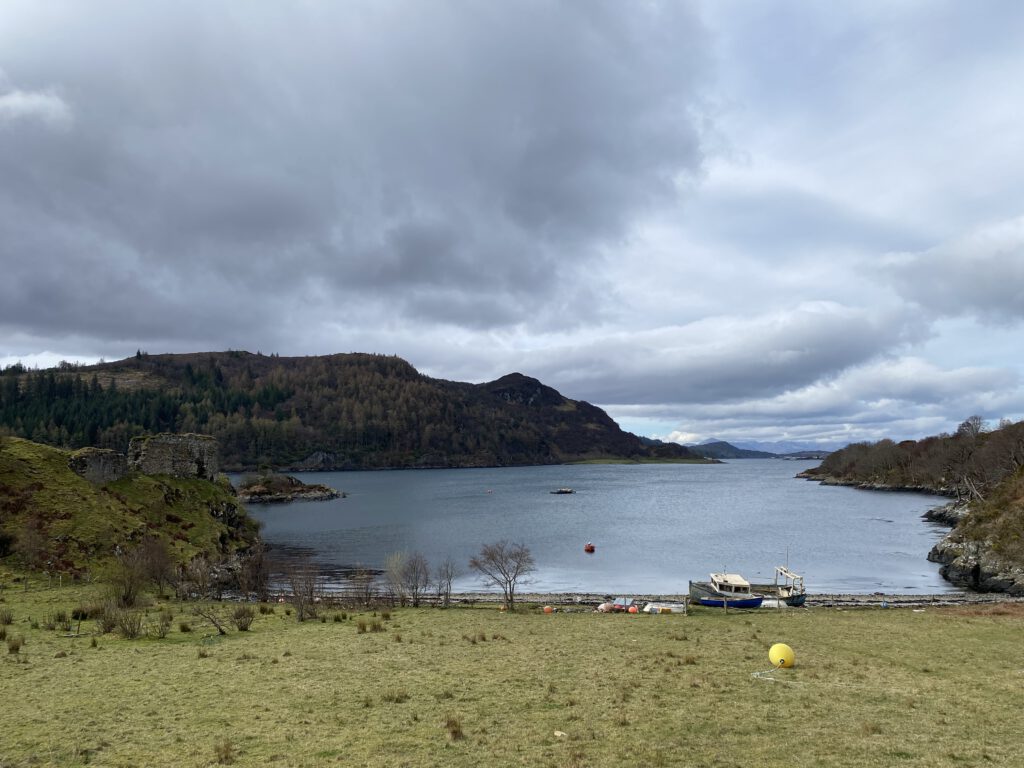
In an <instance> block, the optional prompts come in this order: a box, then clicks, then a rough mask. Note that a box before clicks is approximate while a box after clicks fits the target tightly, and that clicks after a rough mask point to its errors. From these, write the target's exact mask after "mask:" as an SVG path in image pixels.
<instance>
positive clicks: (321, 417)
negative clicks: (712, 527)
mask: <svg viewBox="0 0 1024 768" xmlns="http://www.w3.org/2000/svg"><path fill="white" fill-rule="evenodd" d="M0 429H6V430H7V431H8V432H9V433H10V434H14V435H18V436H21V437H26V438H29V439H32V440H36V441H38V442H42V443H47V444H50V445H58V446H65V447H80V446H87V445H91V446H98V447H105V448H112V449H114V450H118V451H123V450H124V448H125V445H126V444H127V442H128V439H129V438H130V437H133V436H135V435H138V434H152V433H157V432H202V433H205V434H209V435H213V436H214V437H216V438H217V439H218V441H219V442H220V447H221V457H222V461H223V466H224V467H225V468H226V469H229V470H230V469H234V470H240V469H251V468H256V467H258V466H260V465H269V466H273V467H278V468H285V469H372V468H385V467H475V466H505V465H526V464H556V463H564V462H570V461H583V460H589V459H603V458H618V459H651V458H657V459H661V460H700V457H699V456H697V455H696V454H694V453H692V452H691V451H689V450H687V449H686V448H684V447H682V446H678V445H665V446H658V447H654V448H652V447H648V446H645V445H643V444H642V443H641V441H640V438H638V437H637V436H636V435H633V434H630V433H628V432H624V431H623V430H621V429H620V428H619V426H618V425H617V424H616V423H615V422H614V421H612V419H611V418H610V417H609V416H608V414H606V413H605V412H604V411H603V410H601V409H600V408H597V407H596V406H593V405H591V404H589V403H586V402H583V401H578V400H571V399H569V398H566V397H563V396H562V395H561V394H560V393H558V392H557V391H556V390H554V389H552V388H551V387H548V386H545V385H544V384H542V383H541V382H539V381H538V380H536V379H533V378H530V377H528V376H524V375H522V374H520V373H511V374H509V375H507V376H503V377H502V378H500V379H498V380H496V381H492V382H488V383H484V384H468V383H462V382H454V381H445V380H441V379H432V378H429V377H427V376H424V375H422V374H420V373H419V372H418V371H416V369H415V368H413V367H412V366H411V365H410V364H409V363H407V362H406V361H404V360H401V359H399V358H397V357H387V356H383V355H369V354H345V355H330V356H323V357H290V358H289V357H278V356H275V355H271V356H265V355H259V354H256V355H254V354H250V353H248V352H220V353H203V354H185V355H148V354H144V353H141V352H140V353H138V354H137V355H136V356H135V357H133V358H129V359H126V360H121V361H117V362H111V363H101V364H99V365H94V366H71V365H65V366H63V367H62V368H60V369H56V370H54V369H50V370H46V371H40V372H32V371H26V370H24V369H23V368H21V367H20V366H13V367H11V368H8V369H6V370H5V371H4V372H3V375H2V376H0Z"/></svg>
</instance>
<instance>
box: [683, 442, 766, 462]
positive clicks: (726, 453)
mask: <svg viewBox="0 0 1024 768" xmlns="http://www.w3.org/2000/svg"><path fill="white" fill-rule="evenodd" d="M689 448H690V450H691V451H693V452H694V453H699V454H700V455H701V456H706V457H707V458H709V459H774V458H776V457H777V454H774V453H768V452H767V451H749V450H747V449H745V448H737V447H736V446H735V445H732V444H731V443H727V442H725V441H724V440H713V441H711V442H709V443H701V444H700V445H691V446H689Z"/></svg>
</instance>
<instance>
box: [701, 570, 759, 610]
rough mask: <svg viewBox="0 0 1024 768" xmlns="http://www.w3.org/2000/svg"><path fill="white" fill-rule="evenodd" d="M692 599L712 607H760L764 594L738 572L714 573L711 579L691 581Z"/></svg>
mask: <svg viewBox="0 0 1024 768" xmlns="http://www.w3.org/2000/svg"><path fill="white" fill-rule="evenodd" d="M690 599H691V600H695V601H696V602H698V603H700V604H701V605H706V606H708V607H710V608H760V607H761V603H762V602H763V601H764V595H761V594H758V593H756V592H752V591H751V590H750V582H749V581H747V580H746V579H744V578H743V577H742V576H740V575H739V574H738V573H712V574H711V581H691V582H690Z"/></svg>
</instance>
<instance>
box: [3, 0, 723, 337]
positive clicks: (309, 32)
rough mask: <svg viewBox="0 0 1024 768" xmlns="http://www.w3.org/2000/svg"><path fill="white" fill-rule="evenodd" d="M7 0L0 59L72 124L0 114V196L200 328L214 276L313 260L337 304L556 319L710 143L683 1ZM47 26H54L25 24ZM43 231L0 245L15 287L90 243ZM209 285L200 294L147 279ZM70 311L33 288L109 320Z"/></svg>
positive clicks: (210, 308) (299, 273) (67, 261)
mask: <svg viewBox="0 0 1024 768" xmlns="http://www.w3.org/2000/svg"><path fill="white" fill-rule="evenodd" d="M19 10H20V11H21V13H20V14H15V15H14V16H13V22H14V23H13V24H10V25H8V28H7V31H6V33H5V32H4V31H0V51H2V53H0V66H3V67H5V69H6V70H7V71H8V73H9V76H10V78H11V79H12V81H14V82H25V83H28V84H30V85H33V86H36V85H39V84H42V85H39V87H51V86H52V87H58V88H59V89H60V90H61V93H63V94H64V95H65V98H66V100H67V102H68V103H69V104H70V105H71V107H72V108H73V109H74V111H75V116H76V120H75V125H74V127H73V130H69V131H65V132H63V133H62V134H60V135H54V136H49V137H40V136H39V135H36V134H33V133H31V132H29V131H25V130H19V131H10V130H9V131H5V132H4V133H2V134H0V200H3V207H2V209H0V218H2V219H6V220H11V219H21V218H24V217H25V216H26V215H32V216H34V217H37V223H38V227H39V233H45V232H47V231H50V230H52V229H55V228H56V229H59V228H60V227H61V226H63V225H64V223H65V222H67V221H69V220H70V221H73V222H74V224H75V227H76V228H77V230H78V232H79V233H80V234H81V236H82V238H83V239H85V240H86V241H88V242H89V243H90V245H91V247H92V248H93V249H95V251H96V252H97V254H99V255H98V256H97V257H96V258H98V259H100V260H103V261H105V262H106V263H107V265H108V266H109V269H110V271H111V272H112V273H117V272H124V271H126V270H129V271H130V270H132V269H138V270H140V271H143V270H146V269H150V270H159V271H161V272H163V273H164V274H165V276H166V280H162V281H160V282H158V281H155V280H149V281H148V283H149V285H148V286H147V285H146V283H147V280H146V279H143V280H142V283H143V285H142V286H140V291H139V292H140V293H141V294H142V296H143V299H142V300H143V301H144V303H147V304H149V303H152V304H154V305H155V306H156V307H157V309H156V310H155V311H154V313H153V317H154V318H157V317H160V316H163V317H164V319H165V320H167V319H168V316H170V315H172V314H174V313H175V311H177V312H178V313H185V312H186V311H187V312H188V313H189V314H190V315H192V316H194V317H197V318H198V319H199V322H202V323H204V324H205V325H206V326H207V327H209V328H214V327H216V326H218V325H219V324H220V323H221V322H223V321H225V320H226V319H227V320H228V322H230V320H229V319H228V318H227V316H228V315H229V313H232V312H234V310H235V308H234V306H232V302H227V304H226V306H225V305H224V304H222V303H220V302H217V301H216V300H215V296H214V293H215V292H214V290H212V289H214V288H216V289H227V290H230V288H229V286H231V285H232V284H236V285H241V286H244V289H245V290H246V291H247V292H249V298H250V301H252V302H258V301H264V300H268V299H271V298H281V297H283V296H284V295H287V294H290V295H291V296H293V297H296V298H297V299H299V298H300V297H302V296H303V291H304V289H305V286H306V285H308V284H309V283H310V282H311V281H319V282H321V283H326V284H327V285H329V286H330V289H331V290H330V297H329V299H330V304H331V305H334V304H338V303H343V302H348V301H352V300H359V299H360V297H362V296H365V294H366V292H367V291H370V292H372V295H373V297H374V298H375V300H377V301H379V302H386V303H388V304H389V306H391V307H392V308H393V309H395V310H397V311H403V308H405V309H407V310H408V311H409V312H410V313H411V315H412V319H414V320H416V321H423V320H427V321H431V320H436V321H438V322H442V323H445V322H452V321H458V320H459V318H465V317H469V316H471V315H472V312H473V310H474V308H477V309H479V310H480V311H481V312H482V314H480V315H479V316H478V317H477V318H476V321H477V322H476V323H475V325H477V326H480V327H496V326H501V325H508V324H516V323H527V324H530V323H539V322H545V321H547V322H551V321H552V318H550V316H549V315H548V314H547V313H545V312H544V311H543V309H544V307H545V306H546V305H547V303H548V302H550V300H551V299H552V296H553V295H555V293H556V292H557V288H556V286H558V285H559V284H562V283H576V284H580V285H581V286H583V285H584V284H592V283H595V282H599V281H600V277H599V276H598V275H597V273H596V272H595V271H593V270H591V269H589V268H588V265H592V264H593V263H594V260H595V258H597V256H596V254H597V253H598V252H599V250H600V248H601V247H602V246H603V245H604V244H606V243H608V242H613V241H615V240H616V239H617V238H621V237H622V236H624V234H625V233H627V232H628V231H629V230H630V228H631V227H632V226H633V225H634V221H635V219H636V217H637V216H640V215H643V214H644V213H646V212H647V211H649V210H651V209H653V208H657V207H659V206H664V205H670V204H672V203H673V202H674V201H675V198H676V189H675V180H676V178H677V177H679V176H681V175H687V174H693V173H696V172H698V170H699V168H700V164H701V162H702V152H701V147H700V138H699V131H698V130H697V128H696V127H695V126H696V123H697V121H698V120H699V108H700V96H699V88H700V83H701V82H702V81H703V79H704V78H705V76H706V69H707V65H706V60H707V53H706V45H705V42H704V39H703V38H704V32H703V30H702V28H701V26H700V24H699V22H698V20H697V18H696V16H695V14H694V13H693V12H692V11H691V10H690V8H689V6H687V5H669V6H656V5H650V6H643V7H626V6H621V5H619V4H616V3H611V2H608V3H588V4H553V3H542V2H530V3H526V4H524V5H519V6H517V7H516V8H515V10H514V11H509V10H508V8H507V7H504V6H497V5H495V6H490V5H487V4H474V3H462V2H452V3H443V4H430V5H427V4H422V3H412V2H410V3H389V4H382V3H373V2H355V3H345V4H338V5H331V4H324V5H302V6H290V5H286V6H270V5H262V6H258V7H252V8H247V9H246V12H245V15H244V17H240V16H238V14H237V13H236V10H237V6H235V5H233V4H231V3H218V2H214V3H209V2H194V3H177V4H174V5H173V6H172V5H160V4H156V5H146V6H137V5H132V4H128V5H125V4H122V3H116V2H114V3H106V4H103V3H101V4H100V5H99V6H95V5H94V6H90V7H89V8H86V7H84V6H78V5H69V6H67V7H65V8H64V9H63V10H62V12H61V13H60V14H57V15H56V16H55V17H54V18H51V17H50V16H46V17H45V19H44V18H43V17H42V16H41V15H36V14H38V13H39V12H38V11H36V10H34V9H33V8H31V7H29V6H27V5H26V6H24V7H22V8H20V9H19ZM111 19H114V20H116V23H110V20H111ZM44 23H45V25H46V29H47V35H48V43H47V46H46V47H45V48H43V47H40V46H38V45H33V44H31V43H30V42H29V41H31V40H32V39H33V38H34V37H36V35H35V33H36V32H37V31H38V30H39V29H41V28H42V25H43V24H44ZM39 233H37V234H35V235H33V236H31V237H28V238H26V239H25V240H22V241H17V240H12V239H10V238H5V241H4V242H3V243H2V244H0V260H2V261H3V263H5V264H6V263H8V262H10V261H13V260H15V259H20V258H25V257H26V256H28V262H29V263H28V265H27V266H26V267H25V269H24V270H23V272H22V280H23V282H24V283H25V284H32V283H33V282H38V281H41V280H43V279H45V278H44V275H43V274H42V273H41V272H39V271H38V269H37V267H36V266H34V265H36V264H38V257H39V255H41V254H45V259H46V260H47V261H50V262H51V263H53V264H58V263H59V264H63V265H73V264H75V263H79V262H81V261H82V258H83V257H82V255H81V254H80V253H79V252H78V251H79V248H81V245H80V244H79V243H77V242H68V241H67V240H61V239H60V238H47V237H46V236H45V235H44V234H39ZM198 281H203V282H204V283H205V284H206V286H208V287H209V288H210V289H211V290H210V291H209V295H208V296H207V294H206V292H205V291H203V290H202V289H200V290H199V291H198V294H199V295H198V297H197V296H195V295H189V291H188V290H182V291H177V290H174V291H167V292H165V293H161V289H162V287H165V286H166V285H167V284H168V283H178V284H180V285H181V286H187V285H188V284H190V283H194V282H198ZM89 287H90V289H92V290H96V291H98V292H99V294H100V295H101V296H103V299H102V302H103V303H104V304H105V305H107V306H108V311H109V312H111V313H117V312H119V313H120V314H122V315H123V316H131V315H134V314H136V313H137V312H138V307H137V306H135V304H134V303H133V302H132V301H131V300H129V299H128V298H127V297H126V295H125V293H124V292H122V291H119V290H116V286H115V287H114V288H115V289H114V290H111V291H109V292H107V291H104V289H103V286H102V285H101V284H100V283H99V282H98V281H97V282H96V283H94V284H91V285H90V286H89ZM147 289H149V290H147ZM458 291H464V292H466V294H467V295H466V297H463V298H461V299H455V300H454V301H451V299H452V297H453V294H454V293H455V292H458ZM574 293H575V294H576V295H578V296H579V300H580V301H581V302H582V304H581V305H580V306H579V307H571V308H570V310H571V311H572V312H573V313H574V314H578V315H580V316H581V317H585V316H588V315H590V314H592V310H593V306H592V305H589V306H588V304H587V303H586V302H587V298H588V296H589V295H590V293H589V292H588V290H586V289H585V288H581V290H579V291H576V292H574ZM197 298H199V299H200V300H201V301H197V300H196V299H197ZM300 300H301V299H300ZM162 304H163V305H167V306H165V307H163V308H162V309H160V305H162ZM8 306H10V305H8ZM489 307H493V308H494V311H487V309H488V308H489ZM10 309H11V310H13V307H11V308H10ZM82 309H83V308H82V307H81V306H80V302H73V303H71V304H67V303H63V304H60V305H56V304H55V305H52V306H49V307H46V313H47V320H46V321H45V322H46V323H47V324H49V326H50V327H58V326H60V325H61V323H63V324H64V325H65V326H66V327H68V328H70V327H72V326H74V327H75V328H76V329H77V330H82V329H83V327H84V328H86V329H88V328H89V327H91V328H92V331H93V333H95V335H96V336H97V337H105V336H108V335H109V333H110V331H109V327H108V324H107V323H105V322H103V320H102V319H101V318H98V317H97V316H96V315H95V314H94V313H90V312H87V311H82ZM25 310H28V311H27V313H23V312H24V311H25ZM576 310H579V312H576ZM588 310H589V311H588ZM39 315H40V310H36V311H31V307H27V306H24V305H23V306H21V307H19V314H15V313H14V312H13V311H4V314H3V316H2V317H0V319H2V320H4V321H6V322H7V323H8V324H11V325H18V326H24V327H32V325H33V324H34V323H36V322H43V321H42V320H41V319H38V316H39ZM251 322H253V323H259V322H260V318H253V319H251ZM265 322H266V324H267V327H268V331H269V326H270V325H271V324H273V322H274V319H273V318H272V317H270V316H269V315H268V316H267V318H266V321H265ZM171 335H173V331H172V332H171ZM190 335H191V334H190ZM210 336H211V339H210V340H209V342H208V344H207V345H208V346H218V344H217V341H216V333H211V334H210Z"/></svg>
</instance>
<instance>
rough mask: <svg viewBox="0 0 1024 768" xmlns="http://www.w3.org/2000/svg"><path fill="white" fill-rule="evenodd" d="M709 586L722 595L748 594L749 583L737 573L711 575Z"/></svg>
mask: <svg viewBox="0 0 1024 768" xmlns="http://www.w3.org/2000/svg"><path fill="white" fill-rule="evenodd" d="M711 586H712V587H713V588H714V589H715V590H717V591H718V592H720V593H722V594H723V595H749V594H750V582H749V581H747V580H746V579H744V578H743V577H742V576H740V575H739V574H738V573H712V574H711Z"/></svg>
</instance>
